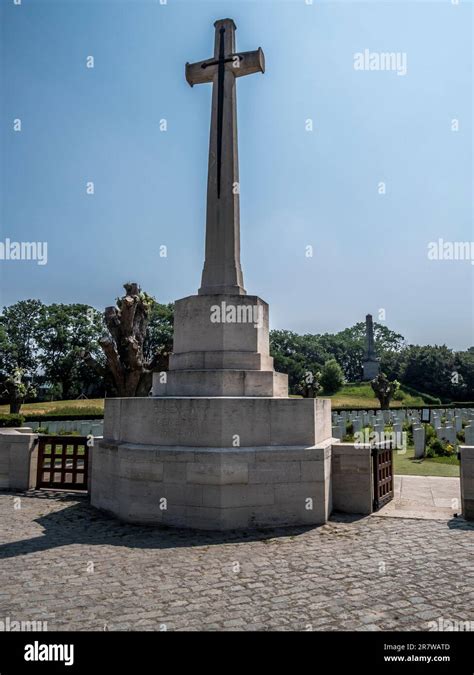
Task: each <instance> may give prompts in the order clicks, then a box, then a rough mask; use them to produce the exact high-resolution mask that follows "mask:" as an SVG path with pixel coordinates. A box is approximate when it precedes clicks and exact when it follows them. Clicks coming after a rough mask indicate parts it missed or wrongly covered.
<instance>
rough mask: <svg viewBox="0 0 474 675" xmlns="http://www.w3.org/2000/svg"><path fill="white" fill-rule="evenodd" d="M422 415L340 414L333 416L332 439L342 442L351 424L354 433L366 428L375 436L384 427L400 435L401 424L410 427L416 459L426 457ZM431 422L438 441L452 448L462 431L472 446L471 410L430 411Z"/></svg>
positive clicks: (473, 413) (391, 412)
mask: <svg viewBox="0 0 474 675" xmlns="http://www.w3.org/2000/svg"><path fill="white" fill-rule="evenodd" d="M422 420H423V415H422V412H421V411H420V410H418V409H417V410H411V409H407V410H406V409H403V410H397V409H391V410H383V411H382V410H377V411H375V412H374V411H371V410H343V411H341V412H333V413H332V423H333V426H332V435H333V437H334V438H338V439H339V440H342V439H343V438H344V436H345V435H346V425H347V424H348V423H350V424H352V427H353V431H354V433H357V432H359V431H361V430H362V428H364V427H366V426H371V427H372V428H373V429H374V431H375V432H379V433H382V432H383V431H384V428H385V426H386V425H388V424H390V425H392V428H393V431H394V432H398V433H402V431H403V424H404V423H405V422H408V423H409V424H411V425H412V430H413V443H414V447H415V457H423V456H424V454H425V436H426V434H425V427H424V426H423V424H422ZM430 422H431V424H432V426H433V427H434V429H435V432H436V435H437V436H438V438H439V439H440V440H445V441H448V442H449V443H451V444H453V445H455V444H456V443H457V433H458V432H460V431H462V430H463V429H464V433H465V445H468V446H474V409H472V408H456V409H450V408H440V409H433V410H432V411H431V418H430ZM463 425H464V426H463Z"/></svg>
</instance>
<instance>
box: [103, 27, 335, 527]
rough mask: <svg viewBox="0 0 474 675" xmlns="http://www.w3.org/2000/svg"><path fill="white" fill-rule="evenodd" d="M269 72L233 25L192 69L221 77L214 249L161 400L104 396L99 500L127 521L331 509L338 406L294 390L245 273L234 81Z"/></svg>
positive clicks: (311, 513)
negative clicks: (238, 45) (240, 44)
mask: <svg viewBox="0 0 474 675" xmlns="http://www.w3.org/2000/svg"><path fill="white" fill-rule="evenodd" d="M263 71H264V59H263V52H262V50H261V49H258V50H256V51H252V52H236V50H235V24H234V22H233V21H232V19H223V20H221V21H216V23H215V47H214V57H213V58H211V59H208V60H206V61H201V62H199V63H194V64H186V79H187V81H188V82H189V84H191V85H194V84H200V83H204V82H209V83H211V82H212V85H213V92H212V111H211V134H210V148H209V166H208V186H207V219H206V257H205V263H204V270H203V274H202V282H201V287H200V288H199V291H198V293H197V294H196V295H190V296H188V297H186V298H182V299H181V300H177V301H176V303H175V314H174V336H173V354H172V355H171V356H170V364H169V371H168V372H166V373H155V374H154V378H153V397H146V398H116V399H110V398H108V399H107V400H106V403H105V415H104V438H103V440H102V441H101V442H100V443H98V444H97V447H94V454H93V461H92V488H91V502H92V504H93V505H94V506H96V507H98V508H101V509H104V510H106V511H109V512H110V513H113V514H114V515H116V516H118V517H119V518H121V519H122V520H126V521H129V522H139V523H149V524H159V523H163V524H166V525H171V526H176V527H193V528H198V529H210V530H213V529H217V530H227V529H233V528H242V527H243V528H247V527H250V528H253V527H270V526H275V525H302V524H315V523H324V522H326V520H327V519H328V517H329V514H330V512H331V508H332V501H331V499H332V496H331V495H332V492H331V443H332V438H331V402H330V400H327V399H318V398H316V399H313V398H311V399H310V398H308V399H294V398H289V397H288V376H287V375H285V374H283V373H277V372H275V370H274V368H273V358H272V357H271V356H270V344H269V316H268V304H267V303H266V302H264V301H263V300H261V299H260V298H259V297H257V296H256V295H247V294H246V291H245V289H244V285H243V280H242V270H241V266H240V241H239V239H240V236H239V235H240V232H239V229H240V223H239V185H238V182H239V171H238V161H237V123H236V117H237V110H236V98H235V96H236V78H237V77H240V76H243V75H249V74H251V73H256V72H262V73H263Z"/></svg>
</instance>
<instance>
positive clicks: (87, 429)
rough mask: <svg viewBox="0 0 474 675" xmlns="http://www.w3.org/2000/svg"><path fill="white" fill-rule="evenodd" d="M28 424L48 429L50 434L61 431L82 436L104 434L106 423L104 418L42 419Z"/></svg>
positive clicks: (34, 429) (34, 427) (32, 427)
mask: <svg viewBox="0 0 474 675" xmlns="http://www.w3.org/2000/svg"><path fill="white" fill-rule="evenodd" d="M25 424H26V426H28V427H30V428H31V429H33V431H36V429H38V428H41V429H45V428H46V429H47V430H48V434H51V435H54V434H58V433H60V432H63V431H66V432H76V433H78V434H79V435H80V436H89V435H92V436H102V433H103V430H104V423H103V421H102V420H65V421H57V420H41V422H26V423H25Z"/></svg>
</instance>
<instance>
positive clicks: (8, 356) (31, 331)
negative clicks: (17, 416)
mask: <svg viewBox="0 0 474 675" xmlns="http://www.w3.org/2000/svg"><path fill="white" fill-rule="evenodd" d="M42 307H43V305H42V303H41V302H40V301H39V300H20V301H19V302H16V303H15V304H13V305H10V306H9V307H4V308H3V312H2V315H1V316H0V381H1V382H2V383H3V387H2V389H3V391H4V394H6V396H7V398H8V401H9V404H10V412H16V411H17V409H18V410H19V407H21V404H22V403H23V401H24V400H25V398H26V397H30V396H33V395H35V394H34V391H35V390H34V388H33V387H32V386H30V383H31V381H32V380H33V378H34V376H35V374H36V370H37V358H36V357H37V351H38V346H37V342H36V332H37V327H38V321H39V317H40V314H41V311H42Z"/></svg>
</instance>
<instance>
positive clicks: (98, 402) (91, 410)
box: [0, 398, 104, 415]
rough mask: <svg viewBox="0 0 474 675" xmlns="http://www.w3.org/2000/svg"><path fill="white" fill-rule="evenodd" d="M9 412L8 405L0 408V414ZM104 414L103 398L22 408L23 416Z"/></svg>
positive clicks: (50, 402)
mask: <svg viewBox="0 0 474 675" xmlns="http://www.w3.org/2000/svg"><path fill="white" fill-rule="evenodd" d="M8 412H9V407H8V405H1V406H0V413H8ZM103 412H104V399H103V398H89V399H81V400H79V401H43V402H42V403H25V404H24V405H22V406H21V414H22V415H26V414H28V413H30V414H34V415H54V414H57V415H67V414H68V413H71V414H74V413H76V414H78V413H80V414H81V415H82V414H84V415H85V414H91V415H100V414H102V413H103Z"/></svg>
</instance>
